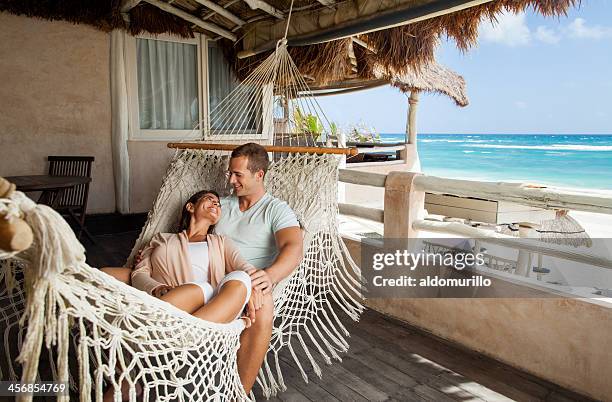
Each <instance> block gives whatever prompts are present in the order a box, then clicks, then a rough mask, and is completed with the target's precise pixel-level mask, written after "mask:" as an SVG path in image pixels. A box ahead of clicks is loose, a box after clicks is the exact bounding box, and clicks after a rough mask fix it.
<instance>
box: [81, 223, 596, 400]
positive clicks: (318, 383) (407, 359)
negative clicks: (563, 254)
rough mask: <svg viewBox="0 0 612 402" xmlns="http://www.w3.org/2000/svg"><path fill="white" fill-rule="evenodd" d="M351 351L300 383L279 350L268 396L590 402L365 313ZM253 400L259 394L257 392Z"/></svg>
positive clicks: (119, 239)
mask: <svg viewBox="0 0 612 402" xmlns="http://www.w3.org/2000/svg"><path fill="white" fill-rule="evenodd" d="M137 236H138V232H135V231H134V232H126V233H115V234H109V235H100V236H96V240H97V244H96V245H92V244H88V242H86V241H85V246H86V248H87V259H88V262H89V264H90V265H92V266H97V267H100V266H117V265H121V264H122V263H123V261H124V260H125V258H126V257H127V255H128V254H129V251H130V249H131V247H132V245H133V243H134V241H135V239H136V237H137ZM345 323H346V325H347V328H348V329H349V330H350V332H351V337H350V339H349V344H350V349H349V352H348V353H347V354H345V355H342V359H343V360H342V362H341V363H339V362H334V364H333V365H331V366H326V365H325V364H324V363H323V361H322V360H321V361H320V365H321V367H322V369H323V378H322V379H319V378H318V377H317V376H316V375H315V374H314V372H313V371H312V369H311V368H310V369H309V368H307V367H305V369H306V371H307V374H308V376H309V379H310V382H309V383H308V384H306V383H305V382H304V380H303V379H302V377H301V375H300V373H299V371H298V370H297V369H296V366H295V363H294V361H293V358H292V357H291V355H290V354H289V353H284V354H282V355H281V362H282V363H281V367H282V369H283V373H284V375H285V383H286V385H287V388H288V389H287V391H285V392H283V393H282V394H279V395H277V397H275V398H271V399H270V400H271V401H435V402H444V401H511V400H515V401H589V400H590V399H588V398H586V397H584V396H581V395H577V394H575V393H573V392H571V391H568V390H565V389H563V388H561V387H559V386H557V385H555V384H552V383H550V382H548V381H544V380H542V379H539V378H536V377H534V376H532V375H529V374H527V373H524V372H522V371H519V370H516V369H513V368H511V367H509V366H507V365H504V364H502V363H499V362H497V361H495V360H493V359H489V358H487V357H485V356H482V355H480V354H478V353H475V352H472V351H470V350H466V349H464V348H462V347H460V346H458V345H455V344H451V343H449V342H446V341H444V340H442V339H439V338H436V337H434V336H432V335H430V334H427V333H424V332H422V331H420V330H418V329H416V328H414V327H411V326H409V325H407V324H403V323H401V322H399V321H396V320H393V319H390V318H387V317H384V316H383V315H381V314H379V313H377V312H374V311H371V310H368V311H366V312H365V313H364V314H363V316H362V318H361V320H360V322H359V323H353V322H352V321H350V320H349V321H345ZM255 395H256V397H257V399H258V400H263V399H265V398H264V397H263V396H262V395H261V392H260V390H258V389H257V390H256V392H255Z"/></svg>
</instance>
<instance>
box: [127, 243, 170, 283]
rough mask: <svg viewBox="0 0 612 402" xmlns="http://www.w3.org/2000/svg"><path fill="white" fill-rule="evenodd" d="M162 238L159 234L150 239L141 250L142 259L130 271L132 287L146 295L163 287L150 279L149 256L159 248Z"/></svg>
mask: <svg viewBox="0 0 612 402" xmlns="http://www.w3.org/2000/svg"><path fill="white" fill-rule="evenodd" d="M163 241H164V238H163V237H162V236H161V234H157V235H155V236H154V237H153V239H151V242H150V243H149V245H148V246H147V247H145V248H144V249H143V250H142V254H141V255H142V259H141V260H140V262H139V263H138V264H137V265H136V267H134V270H133V271H132V275H131V278H132V286H134V287H135V288H136V289H140V290H142V291H144V292H147V293H148V294H150V295H152V294H153V291H154V290H155V289H156V288H158V287H160V286H165V284H164V283H161V282H158V281H156V280H155V279H153V278H152V277H151V254H152V253H153V250H154V249H155V248H156V247H159V246H160V245H161V244H162V242H163Z"/></svg>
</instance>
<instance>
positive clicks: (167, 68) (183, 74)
mask: <svg viewBox="0 0 612 402" xmlns="http://www.w3.org/2000/svg"><path fill="white" fill-rule="evenodd" d="M136 53H137V56H136V63H137V72H138V73H137V74H138V114H139V120H140V128H141V129H146V130H191V129H193V128H194V127H196V125H197V124H198V123H199V121H200V107H199V96H198V71H197V70H198V59H197V56H198V48H197V45H195V44H189V43H176V42H166V41H160V40H153V39H137V40H136Z"/></svg>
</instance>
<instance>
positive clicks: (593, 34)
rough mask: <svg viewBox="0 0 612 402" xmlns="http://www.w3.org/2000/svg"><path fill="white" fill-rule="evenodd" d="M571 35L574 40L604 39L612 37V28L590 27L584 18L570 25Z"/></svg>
mask: <svg viewBox="0 0 612 402" xmlns="http://www.w3.org/2000/svg"><path fill="white" fill-rule="evenodd" d="M569 35H570V36H571V37H572V38H581V39H602V38H605V37H612V28H608V27H602V26H601V25H594V26H588V25H587V24H586V20H585V19H584V18H576V19H575V20H574V21H572V23H571V24H569Z"/></svg>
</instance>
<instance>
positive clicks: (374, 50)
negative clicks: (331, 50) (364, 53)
mask: <svg viewBox="0 0 612 402" xmlns="http://www.w3.org/2000/svg"><path fill="white" fill-rule="evenodd" d="M352 39H353V42H355V43H356V44H358V45H359V46H361V47H364V48H366V49H368V50H369V51H370V52H372V53H374V54H376V53H378V50H376V49H374V47H373V46H370V45H369V44H368V43H366V42H365V41H363V40H361V39H359V38H356V37H354V36H353V37H352Z"/></svg>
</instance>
